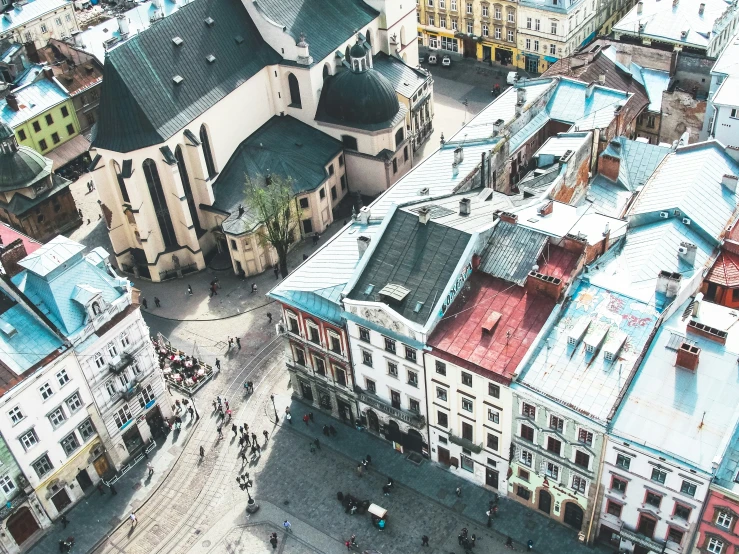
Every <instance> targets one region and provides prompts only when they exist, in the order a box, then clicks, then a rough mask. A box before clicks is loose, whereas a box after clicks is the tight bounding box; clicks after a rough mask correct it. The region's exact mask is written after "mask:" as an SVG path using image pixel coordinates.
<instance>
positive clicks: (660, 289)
mask: <svg viewBox="0 0 739 554" xmlns="http://www.w3.org/2000/svg"><path fill="white" fill-rule="evenodd" d="M682 278H683V276H682V275H680V274H679V273H677V272H672V271H660V272H659V274H658V275H657V285H656V287H655V289H656V292H657V293H661V294H664V295H665V297H666V298H675V297H676V296H677V293H678V292H679V291H680V281H681V280H682Z"/></svg>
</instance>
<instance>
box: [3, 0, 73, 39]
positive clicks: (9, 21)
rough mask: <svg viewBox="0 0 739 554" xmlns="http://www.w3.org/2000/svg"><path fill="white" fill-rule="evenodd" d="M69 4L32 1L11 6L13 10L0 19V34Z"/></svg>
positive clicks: (62, 0) (52, 0)
mask: <svg viewBox="0 0 739 554" xmlns="http://www.w3.org/2000/svg"><path fill="white" fill-rule="evenodd" d="M71 3H72V2H70V1H69V0H32V1H30V2H27V3H25V4H23V5H20V3H18V4H13V8H12V9H10V10H8V11H7V12H5V13H4V14H3V17H1V18H0V34H5V33H7V32H9V31H13V30H15V29H17V28H18V27H22V26H24V25H27V24H28V23H30V22H31V21H33V20H35V19H38V18H39V17H41V16H42V15H44V14H47V13H49V12H52V11H54V10H59V9H61V8H64V7H65V6H68V5H70V4H71Z"/></svg>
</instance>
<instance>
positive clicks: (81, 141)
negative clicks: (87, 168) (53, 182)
mask: <svg viewBox="0 0 739 554" xmlns="http://www.w3.org/2000/svg"><path fill="white" fill-rule="evenodd" d="M89 149H90V141H89V140H87V139H86V138H85V137H84V136H82V135H77V136H76V137H74V138H73V139H72V140H68V141H67V142H65V143H64V144H60V145H59V146H57V147H56V148H54V150H52V151H51V152H48V153H46V154H44V155H45V156H46V157H47V158H49V159H50V160H51V161H52V162H54V169H59V168H60V167H62V166H63V165H66V164H68V163H69V162H71V161H72V160H74V159H75V158H77V157H78V156H80V155H82V154H84V153H85V152H87V151H88V150H89Z"/></svg>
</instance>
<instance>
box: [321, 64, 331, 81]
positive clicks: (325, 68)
mask: <svg viewBox="0 0 739 554" xmlns="http://www.w3.org/2000/svg"><path fill="white" fill-rule="evenodd" d="M329 75H331V67H330V66H329V65H328V64H325V65H324V66H323V80H324V81H325V80H326V79H328V78H329Z"/></svg>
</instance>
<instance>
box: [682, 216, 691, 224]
mask: <svg viewBox="0 0 739 554" xmlns="http://www.w3.org/2000/svg"><path fill="white" fill-rule="evenodd" d="M683 223H685V225H690V219H689V218H687V217H684V218H683Z"/></svg>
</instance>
